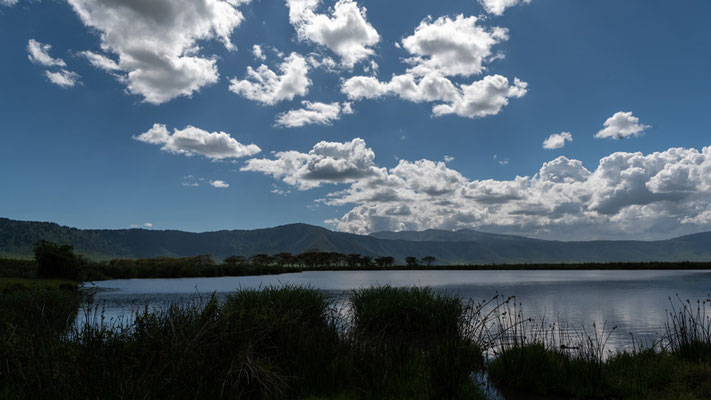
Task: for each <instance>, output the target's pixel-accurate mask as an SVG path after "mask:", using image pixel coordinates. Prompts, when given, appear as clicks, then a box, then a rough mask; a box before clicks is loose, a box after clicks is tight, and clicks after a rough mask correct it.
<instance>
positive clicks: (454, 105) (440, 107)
mask: <svg viewBox="0 0 711 400" xmlns="http://www.w3.org/2000/svg"><path fill="white" fill-rule="evenodd" d="M527 86H528V84H527V83H526V82H523V81H521V80H520V79H518V78H516V79H514V82H513V85H512V84H511V83H510V82H509V80H508V79H507V78H505V77H503V76H501V75H489V76H486V77H484V78H482V79H481V80H479V81H475V82H472V83H471V84H461V85H456V84H454V83H452V81H450V80H449V79H447V78H445V77H443V76H441V75H438V74H435V73H431V74H428V75H426V76H424V77H415V76H413V75H411V74H404V75H395V76H393V77H392V79H391V80H390V81H389V82H381V81H379V80H378V79H377V78H374V77H368V76H355V77H352V78H350V79H348V80H346V81H345V82H343V85H342V86H341V91H342V92H343V93H345V94H346V96H347V97H348V98H349V99H351V100H359V99H363V98H370V99H372V98H378V97H382V96H385V95H396V96H399V97H400V98H402V99H405V100H409V101H412V102H415V103H421V102H439V103H441V104H436V105H434V106H433V107H432V113H433V114H434V115H436V116H441V115H447V114H456V115H458V116H461V117H467V118H477V117H484V116H487V115H495V114H498V113H499V112H500V111H501V109H502V108H503V107H504V106H506V105H508V103H509V99H511V98H518V97H522V96H524V95H525V94H526V92H527Z"/></svg>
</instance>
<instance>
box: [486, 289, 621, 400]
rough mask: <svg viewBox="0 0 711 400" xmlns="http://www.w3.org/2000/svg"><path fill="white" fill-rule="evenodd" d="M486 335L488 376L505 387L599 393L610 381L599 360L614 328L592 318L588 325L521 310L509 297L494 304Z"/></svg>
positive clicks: (551, 392)
mask: <svg viewBox="0 0 711 400" xmlns="http://www.w3.org/2000/svg"><path fill="white" fill-rule="evenodd" d="M493 319H494V320H495V325H496V329H494V330H493V332H494V335H493V336H492V338H493V340H492V341H491V345H492V350H493V353H494V355H495V357H494V359H493V360H492V361H491V362H490V363H489V364H488V372H489V376H490V378H491V381H492V382H493V383H494V384H495V385H497V386H500V387H503V388H504V389H514V390H524V391H526V392H528V393H536V394H539V395H564V396H579V397H585V398H604V397H606V396H608V395H609V394H610V387H609V385H608V383H607V382H606V380H605V376H604V362H605V360H606V358H607V356H608V355H609V354H608V352H607V351H606V348H607V342H608V341H609V339H610V336H611V335H612V334H613V333H614V331H615V330H616V329H617V328H616V327H608V326H607V325H606V324H603V325H602V326H601V327H598V325H597V324H596V323H593V331H592V332H588V331H586V329H585V328H584V327H582V326H581V327H578V328H576V327H570V326H568V325H567V324H565V323H561V322H557V323H549V322H546V320H545V318H541V319H540V320H538V321H536V320H534V319H532V318H525V317H524V316H523V309H522V306H521V304H519V303H516V301H515V298H508V299H506V300H503V302H502V303H500V304H499V306H498V307H497V308H496V314H495V316H494V318H493Z"/></svg>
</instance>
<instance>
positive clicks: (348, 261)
mask: <svg viewBox="0 0 711 400" xmlns="http://www.w3.org/2000/svg"><path fill="white" fill-rule="evenodd" d="M224 262H225V263H226V264H234V265H262V266H272V265H273V266H279V267H293V268H328V267H350V268H359V267H361V268H363V267H365V268H368V267H382V268H387V267H391V266H392V265H393V264H394V263H395V258H394V257H390V256H384V257H371V256H364V255H360V254H343V253H336V252H321V251H318V250H308V251H305V252H303V253H301V254H291V253H278V254H274V255H270V254H255V255H253V256H250V257H245V256H231V257H227V258H225V260H224Z"/></svg>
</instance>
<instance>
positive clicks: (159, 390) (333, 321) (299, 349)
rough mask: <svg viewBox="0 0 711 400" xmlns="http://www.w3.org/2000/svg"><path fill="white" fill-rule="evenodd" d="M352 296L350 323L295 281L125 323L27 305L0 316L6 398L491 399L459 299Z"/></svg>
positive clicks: (415, 294)
mask: <svg viewBox="0 0 711 400" xmlns="http://www.w3.org/2000/svg"><path fill="white" fill-rule="evenodd" d="M18 293H19V292H16V293H13V294H10V295H9V296H8V297H5V296H4V297H3V298H4V299H5V298H18V299H19V297H18V296H19V294H18ZM34 295H36V296H37V299H40V298H42V296H43V294H41V293H40V292H34ZM352 297H353V313H352V315H353V318H352V319H350V320H348V321H345V320H343V318H342V317H339V314H338V313H337V312H336V309H335V307H334V303H333V302H332V301H331V300H329V299H328V298H327V297H326V296H325V295H324V294H323V293H321V292H319V291H317V290H313V289H308V288H303V287H292V286H288V287H281V288H265V289H263V290H259V291H257V290H241V291H238V292H235V293H234V294H232V295H230V296H228V297H227V298H226V299H225V300H224V301H218V300H217V299H216V298H215V297H212V298H210V299H209V300H207V301H205V302H203V303H195V304H190V305H183V306H177V305H176V306H172V307H170V308H168V309H165V310H161V311H157V312H150V311H147V310H146V311H144V312H141V313H139V314H138V315H137V316H136V320H135V323H133V324H132V325H131V326H124V327H119V326H106V325H104V324H102V322H101V320H100V318H99V319H98V320H97V321H96V324H86V325H83V326H81V327H77V326H76V324H73V323H71V321H70V320H71V318H66V320H65V322H66V323H65V324H64V325H63V326H62V327H61V328H60V325H58V324H47V323H46V322H47V317H48V316H47V315H46V314H43V313H38V312H37V311H38V309H34V308H33V307H28V308H26V309H25V312H26V314H25V315H24V316H23V315H19V314H15V315H7V316H4V318H3V320H2V330H0V359H2V360H3V362H2V365H0V398H7V399H30V398H58V399H69V398H71V399H74V398H77V399H97V398H101V399H126V398H131V399H133V398H142V399H196V398H198V399H218V398H238V399H267V398H269V399H282V398H309V397H311V398H345V399H351V398H352V399H357V398H370V399H381V398H391V399H458V398H462V399H463V398H482V397H481V394H480V392H479V389H478V387H477V385H476V384H475V383H474V381H472V379H471V374H472V373H473V372H474V371H476V370H479V369H481V368H482V365H483V364H482V356H481V354H482V353H481V350H480V349H479V348H478V347H477V343H476V342H475V341H474V338H473V337H470V336H469V333H470V331H469V330H468V329H467V326H468V321H467V319H466V318H465V316H466V315H467V313H466V306H464V305H463V304H462V303H461V302H460V301H459V300H458V299H457V298H453V297H448V296H440V295H437V294H435V293H433V292H432V291H431V290H429V289H419V288H405V289H396V288H390V287H383V288H375V289H365V290H360V291H357V292H354V293H353V295H352ZM24 298H25V297H23V299H24ZM33 301H34V300H31V301H30V303H32V302H33ZM33 304H34V303H33ZM6 305H7V306H9V307H11V308H15V307H16V305H15V304H5V303H4V304H3V307H4V306H6ZM65 311H66V310H65ZM57 312H58V313H60V312H59V310H57ZM64 315H66V316H67V317H69V316H70V315H71V314H70V313H66V312H65V313H64ZM28 316H31V318H30V319H34V320H36V323H33V324H32V325H31V326H29V325H26V324H25V322H24V320H26V319H27V317H28ZM345 325H347V326H348V328H347V329H346V328H345Z"/></svg>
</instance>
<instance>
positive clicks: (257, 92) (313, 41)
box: [0, 0, 711, 240]
mask: <svg viewBox="0 0 711 400" xmlns="http://www.w3.org/2000/svg"><path fill="white" fill-rule="evenodd" d="M709 15H711V2H708V1H702V0H698V1H691V0H680V1H676V2H668V1H656V0H653V1H650V0H626V1H623V2H621V1H617V0H599V1H594V2H591V1H565V0H446V1H439V2H431V1H414V2H413V1H408V0H389V1H376V0H338V1H333V0H321V1H319V0H285V1H281V0H271V1H267V0H252V1H249V0H150V1H148V0H146V1H136V0H68V1H62V0H41V1H40V0H0V54H2V55H3V57H2V61H1V62H0V140H1V141H0V143H1V144H0V182H2V195H1V196H0V216H2V217H7V218H12V219H20V220H34V221H52V222H57V223H60V224H63V225H68V226H74V227H79V228H109V229H120V228H130V227H140V228H144V229H180V230H186V231H196V232H197V231H214V230H221V229H255V228H263V227H271V226H277V225H283V224H288V223H295V222H302V223H308V224H313V225H320V226H324V227H327V228H329V229H333V230H339V231H344V232H352V233H358V234H368V233H370V232H374V231H383V230H391V231H399V230H424V229H446V230H456V229H465V228H466V229H476V230H481V231H487V232H496V233H509V234H520V235H526V236H531V237H538V238H544V239H558V240H592V239H644V240H651V239H663V238H670V237H675V236H679V235H683V234H689V233H694V232H700V231H707V230H711V130H710V129H709V126H710V125H711V113H710V112H709V106H711V98H710V97H709V93H711V79H709V76H708V74H709V71H711V51H709V39H711V25H710V24H708V21H707V20H708V16H709Z"/></svg>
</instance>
